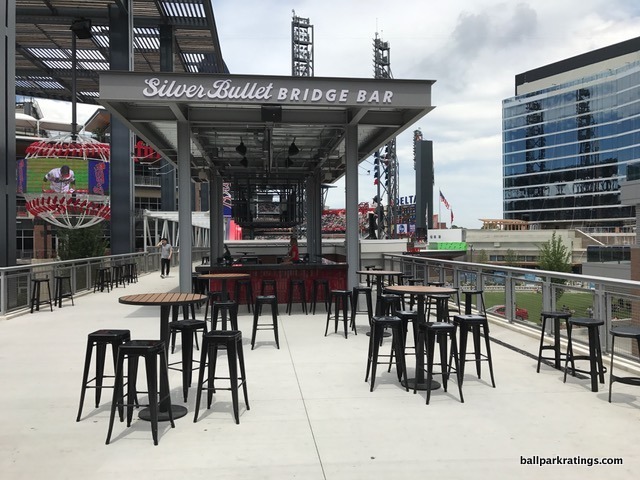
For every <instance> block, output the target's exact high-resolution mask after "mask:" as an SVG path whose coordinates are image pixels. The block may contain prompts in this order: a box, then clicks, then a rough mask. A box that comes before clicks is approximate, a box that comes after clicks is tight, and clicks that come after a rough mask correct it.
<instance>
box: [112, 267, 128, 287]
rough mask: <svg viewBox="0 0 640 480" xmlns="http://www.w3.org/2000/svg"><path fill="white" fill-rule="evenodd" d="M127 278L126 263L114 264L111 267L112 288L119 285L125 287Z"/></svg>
mask: <svg viewBox="0 0 640 480" xmlns="http://www.w3.org/2000/svg"><path fill="white" fill-rule="evenodd" d="M125 279H126V278H125V269H124V265H113V266H112V267H111V289H112V290H113V289H114V288H118V286H119V285H122V287H123V288H124V287H125V286H126V285H125Z"/></svg>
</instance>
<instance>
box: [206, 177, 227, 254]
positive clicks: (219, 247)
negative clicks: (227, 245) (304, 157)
mask: <svg viewBox="0 0 640 480" xmlns="http://www.w3.org/2000/svg"><path fill="white" fill-rule="evenodd" d="M209 188H210V194H209V203H210V205H209V207H210V208H209V228H210V229H209V241H210V242H211V259H210V260H211V265H213V263H214V262H215V260H216V258H218V257H221V256H222V255H223V253H224V250H223V245H224V228H223V225H224V214H223V205H222V177H221V176H220V175H219V174H217V173H215V174H213V175H212V178H211V183H210V184H209Z"/></svg>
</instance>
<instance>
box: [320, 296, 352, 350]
mask: <svg viewBox="0 0 640 480" xmlns="http://www.w3.org/2000/svg"><path fill="white" fill-rule="evenodd" d="M352 303H353V299H352V295H351V290H331V295H330V296H329V310H328V311H327V324H326V326H325V328H324V336H325V337H326V336H327V333H328V332H329V322H330V321H331V314H332V313H333V306H334V305H335V309H336V311H335V319H334V320H335V332H334V333H338V322H339V321H340V308H342V320H343V322H344V338H347V335H348V323H349V320H350V319H349V315H348V311H349V306H350V305H351V304H352ZM352 328H353V332H354V333H355V334H356V335H357V334H358V332H356V329H355V325H353V326H352Z"/></svg>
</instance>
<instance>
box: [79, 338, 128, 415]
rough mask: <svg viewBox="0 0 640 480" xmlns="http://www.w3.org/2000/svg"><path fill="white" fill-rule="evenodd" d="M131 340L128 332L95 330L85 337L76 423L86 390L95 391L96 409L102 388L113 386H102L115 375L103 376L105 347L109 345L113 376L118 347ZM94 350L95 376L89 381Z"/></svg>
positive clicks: (80, 412) (121, 410)
mask: <svg viewBox="0 0 640 480" xmlns="http://www.w3.org/2000/svg"><path fill="white" fill-rule="evenodd" d="M129 340H131V332H130V331H129V330H106V329H105V330H96V331H95V332H92V333H90V334H89V335H88V336H87V352H86V354H85V357H84V370H83V372H82V387H81V388H80V406H79V407H78V416H77V417H76V422H79V421H80V418H81V416H82V407H83V405H84V396H85V394H86V393H87V389H89V388H92V389H95V394H96V408H98V407H99V406H100V397H101V396H102V389H103V388H113V386H105V385H103V383H102V382H103V379H105V378H115V375H105V374H104V363H105V358H106V355H107V346H109V345H111V354H112V357H113V372H114V374H115V370H116V362H117V358H118V347H119V346H120V345H122V344H123V343H124V342H128V341H129ZM94 347H95V349H96V376H95V377H93V378H91V379H89V370H90V369H91V356H92V354H93V349H94ZM120 420H123V409H122V407H120Z"/></svg>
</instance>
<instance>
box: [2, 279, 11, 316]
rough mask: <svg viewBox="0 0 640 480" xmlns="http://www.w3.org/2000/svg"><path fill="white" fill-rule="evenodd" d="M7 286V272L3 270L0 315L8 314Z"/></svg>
mask: <svg viewBox="0 0 640 480" xmlns="http://www.w3.org/2000/svg"><path fill="white" fill-rule="evenodd" d="M7 292H8V288H7V273H6V272H5V271H4V270H3V271H2V272H0V315H2V316H4V315H6V314H7V301H8V299H9V297H8V295H7Z"/></svg>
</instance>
